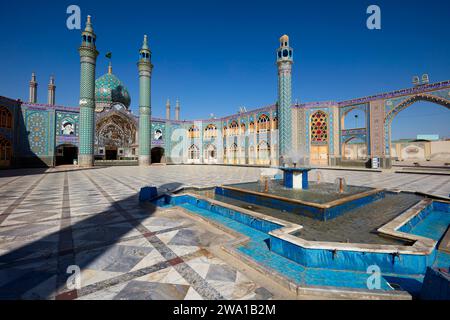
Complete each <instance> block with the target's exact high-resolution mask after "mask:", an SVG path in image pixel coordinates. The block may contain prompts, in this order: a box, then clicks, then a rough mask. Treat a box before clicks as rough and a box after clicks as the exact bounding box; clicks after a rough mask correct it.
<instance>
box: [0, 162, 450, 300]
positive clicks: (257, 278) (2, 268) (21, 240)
mask: <svg viewBox="0 0 450 320" xmlns="http://www.w3.org/2000/svg"><path fill="white" fill-rule="evenodd" d="M260 173H261V169H258V168H250V167H246V168H244V167H226V166H152V167H149V168H140V167H105V168H94V169H89V170H81V169H76V168H71V167H66V168H55V169H46V170H43V169H20V170H4V171H0V299H19V298H22V299H286V298H294V297H293V295H292V293H291V292H289V291H288V290H285V289H284V288H283V287H281V286H280V285H278V284H277V283H276V282H275V281H273V280H272V279H270V278H268V277H266V276H265V275H262V274H260V273H258V272H256V271H255V270H253V269H251V268H250V267H248V266H246V265H243V263H242V262H240V261H237V260H236V259H235V258H233V257H231V256H227V255H226V254H225V253H224V252H222V251H221V250H220V247H221V245H223V244H224V243H226V242H228V241H233V240H234V238H233V236H232V235H229V234H226V233H224V232H223V231H221V230H219V229H216V228H214V227H212V226H211V225H209V224H205V223H204V222H203V221H201V220H200V219H194V218H193V217H192V216H190V215H186V214H185V213H184V212H183V211H182V210H179V209H176V208H171V209H166V210H162V209H159V208H154V207H153V206H150V205H145V204H139V202H138V191H139V189H140V188H141V187H142V186H144V185H149V184H152V185H156V186H158V187H159V189H160V190H161V191H165V190H173V189H176V188H178V187H180V186H190V185H195V186H213V185H217V184H228V183H238V182H248V181H254V180H257V179H258V178H259V176H260ZM322 174H323V178H324V180H326V181H330V182H332V181H334V179H335V178H336V177H338V176H339V177H345V178H346V180H347V183H348V184H354V185H364V186H375V187H386V188H400V189H404V190H413V191H421V192H428V193H433V194H436V195H441V196H448V195H449V193H450V179H449V178H448V176H432V175H419V174H395V173H376V172H355V171H334V170H322ZM315 176H316V175H315V174H314V173H313V174H312V175H311V178H313V179H314V178H315ZM72 266H78V267H79V268H80V270H81V282H80V285H81V287H80V288H72V287H70V286H69V287H68V286H67V280H68V277H69V276H70V273H67V270H68V268H69V270H71V269H70V268H72ZM71 272H73V271H71ZM306 298H307V297H306Z"/></svg>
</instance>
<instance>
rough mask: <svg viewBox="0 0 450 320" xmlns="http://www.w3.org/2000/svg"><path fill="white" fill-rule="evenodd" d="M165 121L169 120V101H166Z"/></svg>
mask: <svg viewBox="0 0 450 320" xmlns="http://www.w3.org/2000/svg"><path fill="white" fill-rule="evenodd" d="M166 119H167V120H170V100H169V99H167V102H166Z"/></svg>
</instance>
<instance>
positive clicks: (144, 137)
mask: <svg viewBox="0 0 450 320" xmlns="http://www.w3.org/2000/svg"><path fill="white" fill-rule="evenodd" d="M151 54H152V53H151V51H150V49H149V47H148V43H147V36H146V35H144V42H143V44H142V48H141V49H140V50H139V62H138V64H137V65H138V69H139V165H140V166H146V165H149V164H150V146H151V140H150V129H151V103H150V95H151V88H150V80H151V76H152V69H153V65H152V63H151Z"/></svg>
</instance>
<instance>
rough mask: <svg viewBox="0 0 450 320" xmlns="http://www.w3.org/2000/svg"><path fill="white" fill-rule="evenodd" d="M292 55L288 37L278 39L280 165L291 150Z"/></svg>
mask: <svg viewBox="0 0 450 320" xmlns="http://www.w3.org/2000/svg"><path fill="white" fill-rule="evenodd" d="M292 64H293V55H292V48H291V47H289V37H288V36H287V35H284V36H282V37H281V38H280V47H279V48H278V50H277V65H278V119H279V130H278V136H279V146H280V148H279V158H280V163H279V164H280V165H283V162H286V160H287V159H288V158H289V157H290V154H289V153H290V150H292V147H293V146H292V110H291V103H292V84H291V74H292Z"/></svg>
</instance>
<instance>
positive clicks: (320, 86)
mask: <svg viewBox="0 0 450 320" xmlns="http://www.w3.org/2000/svg"><path fill="white" fill-rule="evenodd" d="M70 4H77V5H79V6H80V7H81V10H82V22H83V26H84V21H85V19H86V15H88V14H90V15H92V20H93V24H94V29H95V32H96V34H97V36H98V39H97V46H98V50H99V51H100V56H99V58H98V68H97V76H100V75H102V74H103V73H105V72H106V69H107V59H105V57H104V55H105V53H106V52H107V51H112V53H113V68H114V73H115V74H116V75H117V76H118V77H119V78H120V79H121V80H122V81H123V82H124V83H125V85H126V86H127V87H128V89H129V91H130V94H131V98H132V108H133V110H137V108H136V107H137V105H138V76H137V67H136V61H137V59H138V49H139V47H140V45H141V43H142V37H143V34H145V33H146V34H148V35H149V40H150V46H151V49H152V52H153V64H154V66H155V67H154V72H153V78H152V104H153V114H154V116H156V117H162V116H163V115H164V105H165V101H166V99H167V98H171V100H172V101H173V102H174V101H175V99H176V98H177V97H179V98H180V100H181V104H182V118H186V119H196V118H206V117H208V116H209V114H210V113H211V112H214V113H215V114H216V115H217V116H223V115H226V114H230V113H233V112H235V111H236V110H237V109H238V107H239V106H246V107H247V108H248V109H251V108H257V107H261V106H264V105H268V104H271V103H273V102H275V101H276V98H277V77H276V66H275V50H276V48H277V47H278V38H279V37H280V36H281V35H282V34H284V33H287V34H288V35H289V36H290V39H291V45H292V46H293V48H294V54H295V57H294V58H295V64H294V76H293V98H294V99H296V98H298V99H299V100H300V101H301V102H310V101H320V100H337V101H339V100H344V99H349V98H356V97H360V96H365V95H371V94H375V93H379V92H384V91H390V90H395V89H400V88H405V87H409V86H410V83H411V77H412V76H413V75H416V74H417V75H420V74H423V73H425V72H426V73H429V74H430V78H431V80H432V81H442V80H447V79H450V60H449V58H450V42H449V40H448V30H450V2H449V1H447V0H427V1H418V0H396V1H379V0H371V1H365V0H345V1H322V0H317V1H298V0H297V1H282V2H279V1H277V2H275V1H265V0H254V1H250V0H248V1H244V0H240V1H232V0H227V1H213V0H210V1H187V0H185V1H150V0H147V1H135V0H128V1H120V2H119V1H43V0H42V1H2V2H1V4H0V12H1V19H0V30H1V31H0V32H1V39H2V41H1V50H0V61H1V72H0V95H4V96H8V97H11V98H21V99H27V96H28V81H29V78H30V73H31V72H32V71H35V72H36V73H37V76H38V81H39V84H40V86H39V93H38V98H39V102H43V103H45V101H46V86H47V83H48V78H49V76H50V75H51V74H54V75H55V77H56V85H57V92H56V99H57V103H58V104H62V105H69V106H76V105H77V102H78V95H79V57H78V52H77V48H78V46H79V44H80V32H79V31H76V30H75V31H71V30H68V29H67V28H66V18H67V14H66V8H67V6H68V5H70ZM370 4H378V5H379V6H380V7H381V10H382V30H381V31H370V30H368V29H367V28H366V19H367V14H366V8H367V6H368V5H370ZM425 119H426V120H427V121H424V120H425ZM428 120H429V121H428ZM394 121H395V122H394V124H395V126H394V128H393V130H394V132H393V138H404V137H411V136H415V135H416V134H417V133H438V134H440V135H443V136H450V128H449V125H448V123H450V112H449V111H448V110H445V109H444V108H442V107H440V106H436V107H435V106H433V105H432V104H427V103H420V104H416V105H414V106H412V107H410V108H408V109H407V110H405V111H403V112H402V113H401V114H399V116H398V117H397V118H396V119H395V120H394Z"/></svg>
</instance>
